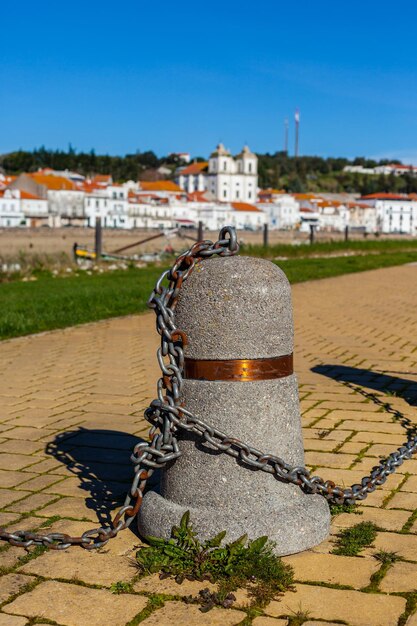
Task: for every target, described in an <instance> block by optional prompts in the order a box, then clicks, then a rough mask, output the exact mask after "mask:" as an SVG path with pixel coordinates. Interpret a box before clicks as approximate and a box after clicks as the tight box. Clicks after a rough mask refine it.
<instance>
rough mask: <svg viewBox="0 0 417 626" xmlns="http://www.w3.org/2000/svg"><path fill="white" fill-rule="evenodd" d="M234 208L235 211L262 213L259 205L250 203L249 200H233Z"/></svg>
mask: <svg viewBox="0 0 417 626" xmlns="http://www.w3.org/2000/svg"><path fill="white" fill-rule="evenodd" d="M232 208H233V209H234V210H235V211H256V212H258V213H262V211H261V210H260V209H258V207H256V206H254V205H253V204H248V203H247V202H232Z"/></svg>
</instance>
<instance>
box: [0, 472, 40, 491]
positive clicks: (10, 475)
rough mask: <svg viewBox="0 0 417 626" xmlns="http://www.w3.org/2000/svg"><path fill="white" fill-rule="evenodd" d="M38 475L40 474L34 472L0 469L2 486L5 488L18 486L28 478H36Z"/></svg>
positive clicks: (0, 485) (0, 483)
mask: <svg viewBox="0 0 417 626" xmlns="http://www.w3.org/2000/svg"><path fill="white" fill-rule="evenodd" d="M37 476H38V474H34V473H33V472H32V473H31V472H12V471H6V470H0V488H2V489H5V488H7V487H16V486H17V485H20V484H21V483H23V482H25V481H26V480H29V479H30V478H36V477H37Z"/></svg>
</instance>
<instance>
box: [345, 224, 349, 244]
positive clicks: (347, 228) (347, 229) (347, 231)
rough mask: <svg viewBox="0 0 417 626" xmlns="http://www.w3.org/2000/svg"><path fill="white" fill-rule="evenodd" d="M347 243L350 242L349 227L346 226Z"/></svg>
mask: <svg viewBox="0 0 417 626" xmlns="http://www.w3.org/2000/svg"><path fill="white" fill-rule="evenodd" d="M345 241H349V226H348V225H346V226H345Z"/></svg>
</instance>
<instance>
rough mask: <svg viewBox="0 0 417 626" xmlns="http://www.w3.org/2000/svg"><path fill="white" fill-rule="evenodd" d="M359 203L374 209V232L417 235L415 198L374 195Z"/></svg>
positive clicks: (364, 198) (383, 194) (416, 204)
mask: <svg viewBox="0 0 417 626" xmlns="http://www.w3.org/2000/svg"><path fill="white" fill-rule="evenodd" d="M361 202H363V203H364V204H368V205H369V206H370V207H374V208H375V212H376V231H377V232H381V233H406V234H409V235H417V196H415V195H414V194H412V195H410V196H406V195H401V194H393V193H374V194H370V195H368V196H363V197H362V198H361Z"/></svg>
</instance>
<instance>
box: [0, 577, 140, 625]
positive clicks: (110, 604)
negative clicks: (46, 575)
mask: <svg viewBox="0 0 417 626" xmlns="http://www.w3.org/2000/svg"><path fill="white" fill-rule="evenodd" d="M146 604H147V599H146V598H144V597H141V596H137V595H132V594H120V595H115V594H112V593H111V592H110V591H108V590H105V589H90V588H87V587H81V586H79V585H71V584H68V583H61V582H56V581H52V580H51V581H46V582H43V583H41V584H40V585H38V586H37V587H35V589H33V591H30V592H29V593H25V594H23V596H19V597H18V598H16V600H14V601H13V602H11V603H10V604H7V605H5V606H4V607H3V611H4V612H5V613H10V614H12V615H25V616H26V617H38V618H41V619H42V618H46V619H48V620H54V621H56V622H58V623H59V624H65V626H104V624H112V626H125V624H126V623H127V622H129V620H131V619H132V618H133V617H135V616H136V615H137V614H138V613H140V611H142V610H143V609H144V608H145V606H146Z"/></svg>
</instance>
